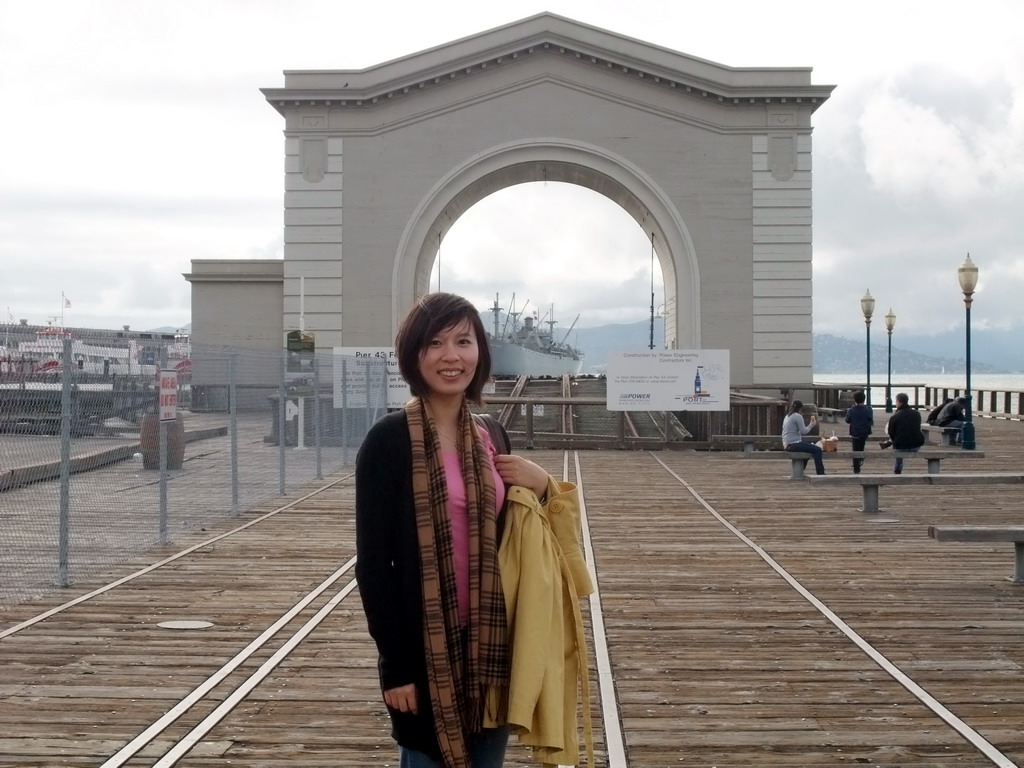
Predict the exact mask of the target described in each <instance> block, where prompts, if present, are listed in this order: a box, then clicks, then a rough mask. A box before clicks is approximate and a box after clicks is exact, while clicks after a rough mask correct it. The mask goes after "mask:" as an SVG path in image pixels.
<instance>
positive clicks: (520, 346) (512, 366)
mask: <svg viewBox="0 0 1024 768" xmlns="http://www.w3.org/2000/svg"><path fill="white" fill-rule="evenodd" d="M528 304H529V302H526V304H524V305H523V307H522V308H521V309H520V310H519V311H516V309H515V295H514V294H513V296H512V303H511V305H510V307H509V309H508V311H504V310H503V309H502V307H501V305H500V304H499V303H498V296H497V294H495V297H494V306H492V307H491V310H490V311H491V312H492V313H493V314H494V329H493V330H492V331H491V332H490V333H489V334H488V342H489V343H490V347H491V372H492V373H493V374H494V375H495V376H561V375H563V374H569V375H571V376H575V375H576V374H578V373H579V372H580V370H581V369H582V368H583V353H582V352H580V351H579V350H578V349H576V348H575V347H572V346H570V345H569V344H568V343H567V339H568V338H569V334H570V333H572V329H573V328H575V327H576V323H577V321H579V319H580V317H579V315H577V316H576V320H573V322H572V325H571V326H569V330H568V331H566V332H565V335H564V336H563V337H562V340H561V341H558V340H556V339H555V337H554V328H555V325H556V321H555V319H554V317H553V315H554V307H553V306H552V308H551V310H550V311H549V312H548V313H547V314H546V315H545V316H544V317H537V316H535V315H533V314H527V313H526V307H527V305H528ZM503 315H504V317H503ZM520 321H521V322H520ZM544 326H547V329H545V328H544Z"/></svg>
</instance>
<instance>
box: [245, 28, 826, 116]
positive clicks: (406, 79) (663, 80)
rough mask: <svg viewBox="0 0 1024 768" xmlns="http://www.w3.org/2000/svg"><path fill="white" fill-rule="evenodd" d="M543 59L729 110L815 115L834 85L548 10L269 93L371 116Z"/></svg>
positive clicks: (287, 103)
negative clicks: (702, 54) (761, 107)
mask: <svg viewBox="0 0 1024 768" xmlns="http://www.w3.org/2000/svg"><path fill="white" fill-rule="evenodd" d="M538 58H543V59H544V67H545V68H546V69H547V71H548V72H549V73H550V72H552V71H558V72H560V73H562V76H563V77H564V78H565V79H566V80H567V81H569V82H572V81H574V80H576V79H579V80H580V81H581V82H582V81H584V80H586V81H592V80H593V77H594V72H595V71H596V72H600V73H601V76H602V77H606V78H609V79H614V80H618V81H631V83H630V84H631V86H632V87H634V88H635V87H636V84H637V83H640V84H642V85H643V86H646V87H648V88H652V89H661V90H664V91H665V92H674V93H677V94H678V95H679V97H680V98H681V99H699V100H707V101H710V102H712V103H717V104H722V105H735V106H749V105H751V104H783V103H785V104H800V105H802V106H803V107H804V108H805V109H806V108H808V107H809V111H811V112H813V110H814V109H816V108H817V107H818V106H820V104H821V103H823V102H824V101H825V100H826V99H827V98H828V97H829V95H830V94H831V92H832V89H833V86H828V85H812V84H811V68H810V67H783V68H763V67H757V68H753V67H747V68H738V67H729V66H726V65H723V64H718V63H715V62H712V61H707V60H705V59H701V58H697V57H695V56H690V55H687V54H685V53H681V52H678V51H673V50H671V49H668V48H663V47H660V46H656V45H653V44H651V43H646V42H642V41H639V40H635V39H633V38H630V37H626V36H623V35H619V34H616V33H613V32H609V31H606V30H603V29H600V28H598V27H593V26H590V25H587V24H583V23H580V22H578V21H574V20H572V19H568V18H565V17H562V16H558V15H556V14H552V13H541V14H538V15H536V16H531V17H529V18H526V19H523V20H521V21H517V22H513V23H511V24H507V25H505V26H501V27H497V28H495V29H492V30H489V31H486V32H482V33H480V34H477V35H473V36H470V37H466V38H463V39H461V40H456V41H453V42H450V43H446V44H444V45H440V46H437V47H435V48H430V49H428V50H425V51H421V52H419V53H414V54H411V55H409V56H405V57H402V58H399V59H394V60H392V61H388V62H384V63H382V64H378V65H375V66H372V67H369V68H366V69H358V70H357V69H340V70H301V71H286V72H285V87H284V88H264V89H262V92H263V94H264V95H265V96H266V98H267V100H268V101H269V102H270V103H271V104H272V105H273V106H274V108H275V109H277V110H278V111H279V112H280V113H281V114H283V115H286V114H287V113H288V112H291V111H294V110H295V109H296V108H301V107H329V108H331V109H332V110H336V109H344V110H372V109H374V108H375V107H380V106H383V105H390V104H394V103H396V101H402V100H404V99H415V98H416V96H417V95H419V94H423V93H426V92H431V91H435V90H437V89H443V88H446V87H450V86H451V85H453V84H456V83H458V84H464V83H465V82H466V81H467V80H472V79H477V80H479V79H480V78H486V77H487V76H488V75H490V74H493V73H495V72H498V71H502V70H508V69H511V68H516V67H521V66H522V65H524V64H525V63H526V62H529V61H532V60H536V59H538ZM559 61H560V62H561V65H560V64H559ZM587 69H589V70H591V71H590V72H588V73H586V74H585V75H584V70H587Z"/></svg>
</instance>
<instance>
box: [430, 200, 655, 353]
mask: <svg viewBox="0 0 1024 768" xmlns="http://www.w3.org/2000/svg"><path fill="white" fill-rule="evenodd" d="M438 239H439V244H438V245H439V247H438V250H437V255H436V257H435V259H434V261H433V264H432V267H431V271H430V282H429V290H431V291H435V290H445V291H451V292H453V293H458V294H460V295H463V296H466V297H467V298H468V299H470V300H471V301H472V302H473V303H474V304H475V305H476V306H477V307H479V308H480V309H481V310H482V311H483V312H484V313H485V320H490V319H491V315H490V314H489V313H487V309H489V308H490V307H491V306H492V305H493V304H494V303H495V301H497V302H498V303H499V304H500V305H501V306H502V308H503V310H504V311H506V312H508V311H516V312H522V313H523V318H524V319H525V318H526V317H530V318H532V319H533V321H534V322H541V323H544V324H547V323H548V322H549V321H552V322H553V323H554V324H553V325H550V326H547V325H546V327H547V328H549V329H550V330H551V331H552V332H553V335H554V336H555V338H556V339H557V340H559V341H568V343H570V344H573V345H574V346H580V345H579V344H577V343H575V342H578V341H579V339H580V337H581V335H582V337H583V338H584V339H585V340H586V342H587V343H586V344H585V345H584V346H587V345H595V344H596V343H595V342H594V338H595V336H604V335H606V334H605V333H602V332H601V331H598V330H597V329H598V328H602V329H605V330H606V332H607V335H608V336H610V337H614V338H617V339H621V341H619V342H618V345H619V346H627V345H630V346H644V347H646V346H649V345H650V344H653V346H654V348H657V349H660V348H664V347H665V346H666V335H665V328H666V322H665V320H666V314H667V312H668V310H669V307H667V305H666V304H667V303H666V292H665V285H664V278H663V274H662V266H661V261H660V258H659V255H658V254H657V253H656V251H655V249H654V248H652V243H651V233H650V232H645V231H644V230H643V229H642V228H641V226H640V224H639V223H638V222H637V220H636V219H635V218H634V217H633V216H632V215H630V213H628V212H627V211H626V210H625V209H624V208H623V207H622V206H621V205H620V204H619V203H617V202H615V201H613V200H611V199H609V198H608V197H607V196H605V195H604V194H600V193H598V192H596V191H594V190H592V189H590V188H588V187H585V186H582V185H580V184H575V183H571V182H564V181H551V180H541V181H532V182H525V183H517V184H513V185H510V186H507V187H504V188H501V189H498V190H496V191H494V192H491V193H490V194H488V195H487V196H486V197H483V198H482V199H480V200H479V201H478V202H476V203H474V204H473V205H472V206H471V207H469V208H468V209H466V210H465V211H463V212H461V214H460V215H459V216H458V218H457V219H456V220H455V221H453V222H451V224H450V228H449V229H447V231H445V233H444V235H443V237H441V236H440V234H438ZM670 335H671V334H670ZM611 340H613V339H611ZM604 347H605V345H604V344H597V345H596V348H598V349H600V350H601V351H602V353H601V354H600V355H599V357H594V356H593V355H588V358H587V359H586V361H585V365H584V369H583V372H585V373H598V372H602V371H603V364H604V359H603V358H604V354H603V351H604Z"/></svg>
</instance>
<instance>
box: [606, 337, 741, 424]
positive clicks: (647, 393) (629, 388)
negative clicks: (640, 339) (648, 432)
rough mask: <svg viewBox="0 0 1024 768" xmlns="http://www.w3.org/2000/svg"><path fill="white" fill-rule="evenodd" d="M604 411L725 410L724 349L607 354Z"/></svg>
mask: <svg viewBox="0 0 1024 768" xmlns="http://www.w3.org/2000/svg"><path fill="white" fill-rule="evenodd" d="M607 375H608V390H607V400H608V403H607V408H608V410H609V411H728V410H729V350H727V349H619V350H614V351H612V352H609V353H608V372H607Z"/></svg>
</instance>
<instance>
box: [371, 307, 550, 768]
mask: <svg viewBox="0 0 1024 768" xmlns="http://www.w3.org/2000/svg"><path fill="white" fill-rule="evenodd" d="M395 348H396V353H397V356H398V364H399V369H400V370H401V373H402V376H403V377H404V378H405V380H406V382H407V383H408V384H409V388H410V390H411V392H412V394H413V398H412V399H411V400H410V401H409V402H408V403H407V404H406V406H405V408H404V409H402V410H401V411H397V412H395V413H391V414H388V415H387V416H385V417H384V418H382V419H380V420H379V421H378V422H377V423H376V424H374V425H373V426H372V427H371V428H370V431H369V432H368V433H367V436H366V439H365V440H364V442H363V445H362V447H361V448H360V450H359V455H358V457H357V459H356V550H357V561H356V577H357V579H358V582H359V592H360V596H361V597H362V601H363V610H364V611H365V613H366V622H367V625H368V627H369V630H370V634H371V635H372V637H373V639H374V641H376V644H377V649H378V652H379V663H378V668H379V673H380V682H381V690H382V692H383V698H384V702H385V704H386V705H387V708H388V714H389V715H390V716H391V723H392V735H393V736H394V738H395V740H396V741H397V742H398V746H399V766H401V768H439V767H441V766H443V768H498V766H500V765H501V764H502V763H503V762H504V754H505V746H506V743H507V741H508V729H507V728H491V729H485V728H483V726H482V723H483V715H484V706H485V692H486V690H487V687H488V686H491V685H498V686H501V685H507V682H508V674H509V670H508V647H507V639H506V618H505V604H504V596H503V595H502V592H501V581H500V576H499V573H498V565H497V550H498V514H499V510H500V509H501V506H502V503H503V501H504V496H505V485H506V484H508V485H520V486H524V487H526V488H531V489H533V490H534V491H535V492H536V493H537V494H538V496H539V495H541V494H543V493H544V492H545V491H546V489H547V484H548V474H547V472H545V471H544V470H543V469H542V468H541V467H539V466H538V465H536V464H534V463H533V462H530V461H527V460H526V459H523V458H522V457H519V456H511V455H507V454H498V453H497V451H496V450H495V446H493V445H492V444H491V440H490V437H489V435H488V434H487V430H485V429H479V428H477V426H476V423H475V421H474V419H473V417H472V415H471V414H470V411H469V403H470V402H475V403H479V402H480V397H481V394H482V391H483V385H484V383H485V382H486V381H487V380H488V379H489V378H490V367H491V361H490V351H489V349H488V347H487V335H486V332H485V331H484V328H483V323H482V322H481V320H480V315H479V313H477V311H476V309H475V308H474V307H473V305H472V304H470V303H469V302H468V301H466V300H465V299H463V298H461V297H459V296H454V295H452V294H446V293H435V294H429V295H427V296H425V297H424V298H423V299H421V300H420V301H419V302H418V303H417V304H416V305H415V306H414V307H413V308H412V309H411V310H410V311H409V314H408V315H407V316H406V318H405V320H404V321H403V323H402V326H401V328H400V329H399V332H398V336H397V338H396V339H395ZM497 719H498V721H499V722H500V721H503V720H504V718H503V717H502V716H500V714H499V716H498V718H497Z"/></svg>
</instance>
